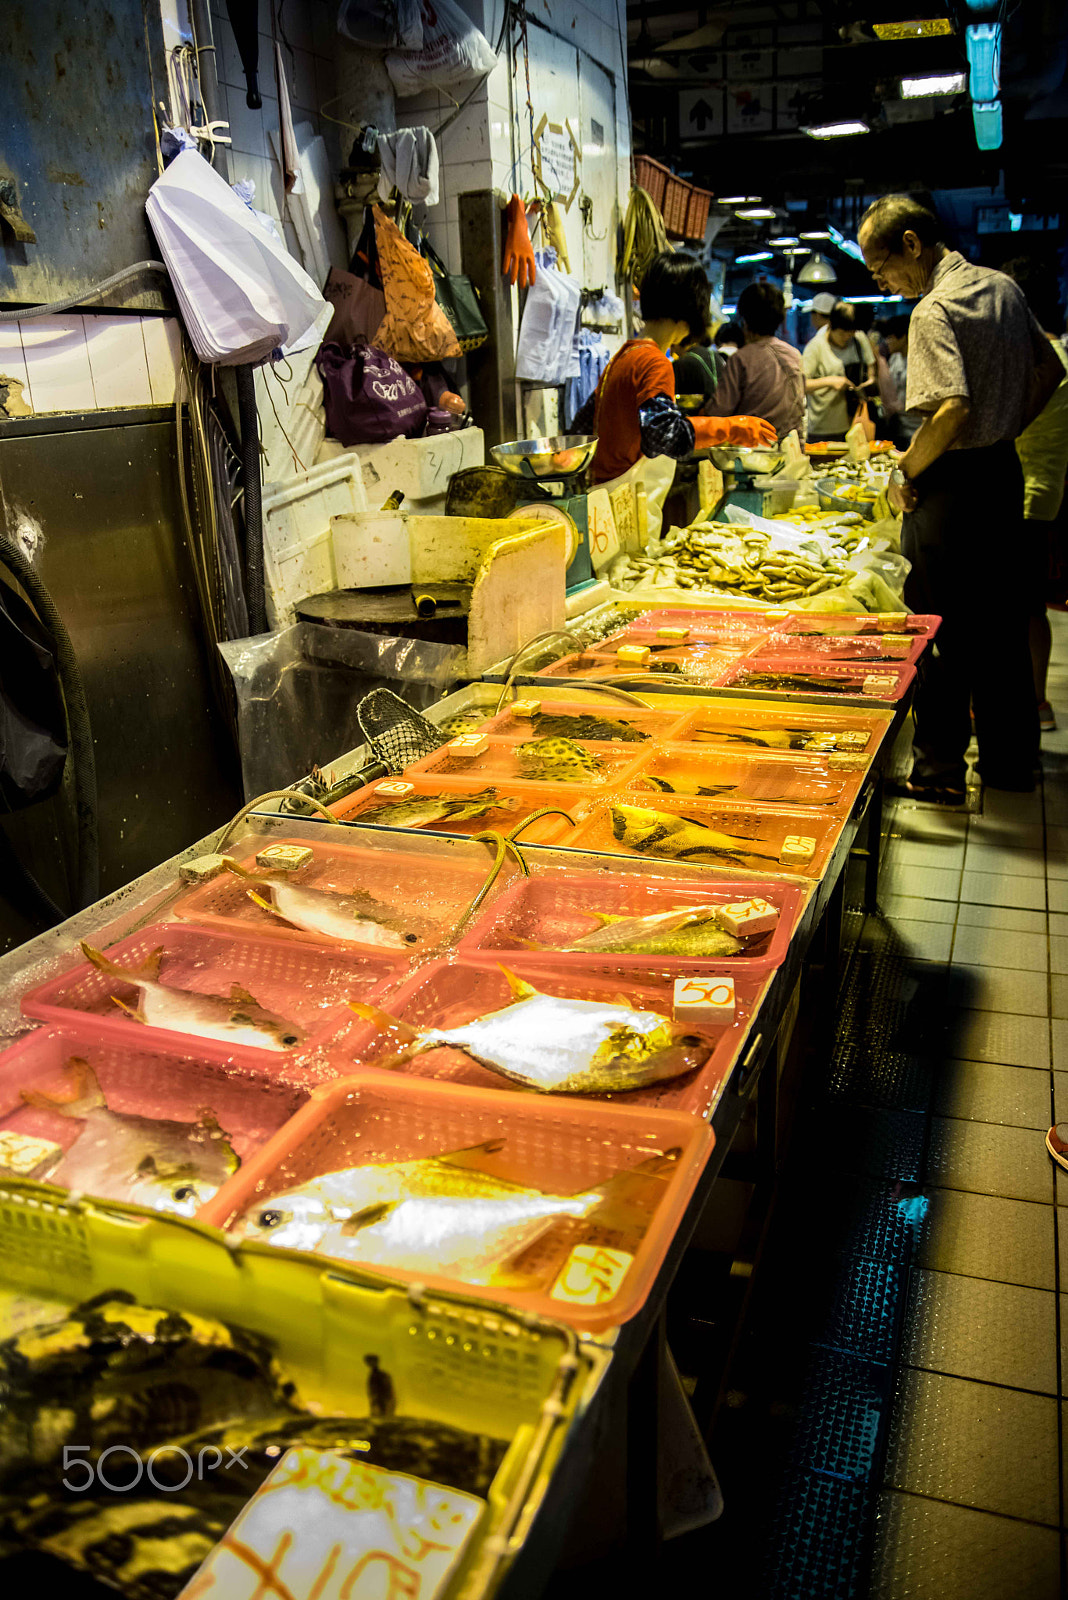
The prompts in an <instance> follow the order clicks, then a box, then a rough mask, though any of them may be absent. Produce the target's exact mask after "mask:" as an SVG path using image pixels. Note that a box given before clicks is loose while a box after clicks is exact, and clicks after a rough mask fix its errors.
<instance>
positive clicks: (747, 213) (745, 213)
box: [734, 206, 775, 222]
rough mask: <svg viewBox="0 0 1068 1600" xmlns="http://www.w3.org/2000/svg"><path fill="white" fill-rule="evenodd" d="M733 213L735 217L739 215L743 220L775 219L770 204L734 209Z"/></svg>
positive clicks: (763, 220) (766, 220) (772, 220)
mask: <svg viewBox="0 0 1068 1600" xmlns="http://www.w3.org/2000/svg"><path fill="white" fill-rule="evenodd" d="M734 215H735V216H736V217H741V218H742V220H743V222H774V221H775V213H774V211H773V210H772V209H771V207H770V206H748V207H747V208H746V209H744V210H742V211H736V212H735V213H734Z"/></svg>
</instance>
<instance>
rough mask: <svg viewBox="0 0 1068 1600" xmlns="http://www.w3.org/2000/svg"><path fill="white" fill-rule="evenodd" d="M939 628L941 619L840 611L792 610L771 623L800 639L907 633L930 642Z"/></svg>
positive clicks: (884, 612) (778, 629)
mask: <svg viewBox="0 0 1068 1600" xmlns="http://www.w3.org/2000/svg"><path fill="white" fill-rule="evenodd" d="M941 625H942V618H941V617H933V616H921V615H916V614H913V613H910V614H909V615H908V616H900V615H899V616H895V615H894V614H893V612H889V611H878V612H874V613H872V612H861V613H859V614H852V613H851V614H848V615H847V614H844V613H842V612H840V611H829V612H826V613H822V614H817V613H816V612H815V611H795V612H792V613H791V615H790V616H788V617H785V618H781V619H779V620H778V621H777V622H776V623H775V631H776V632H777V633H783V634H791V635H794V636H799V637H802V638H805V637H808V636H813V635H814V636H816V637H820V636H822V637H824V638H838V637H842V636H845V637H847V638H849V637H852V638H859V637H860V636H862V635H868V634H879V633H908V634H913V635H915V636H916V637H917V638H920V639H933V638H934V636H935V634H936V633H937V632H938V630H939V628H940V627H941Z"/></svg>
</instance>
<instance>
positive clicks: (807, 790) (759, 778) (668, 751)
mask: <svg viewBox="0 0 1068 1600" xmlns="http://www.w3.org/2000/svg"><path fill="white" fill-rule="evenodd" d="M839 759H840V760H842V759H844V761H847V762H848V763H849V769H845V770H842V769H836V766H835V764H834V763H833V762H831V763H829V762H828V761H827V760H826V759H825V758H821V757H820V756H816V755H811V756H805V755H801V756H796V757H795V756H791V755H790V754H789V753H787V754H773V753H764V752H757V753H753V754H749V753H742V752H740V751H732V752H731V753H730V754H729V755H728V754H725V753H722V752H716V751H709V750H698V749H695V748H694V746H692V745H684V744H679V745H661V746H660V747H659V749H657V750H654V751H653V752H652V754H651V755H650V756H648V757H647V759H646V761H645V764H644V765H643V766H642V768H641V770H640V771H639V772H636V773H632V774H631V776H630V778H629V780H628V782H627V784H626V787H627V788H628V789H630V790H633V791H634V792H635V793H641V794H646V795H649V796H650V797H651V796H653V795H655V794H657V793H660V794H670V793H672V792H674V793H675V794H676V795H679V796H682V797H685V796H689V795H694V796H700V795H701V791H702V790H705V791H708V792H709V793H708V794H707V795H706V796H705V797H706V798H716V799H722V800H730V801H736V800H737V801H744V802H745V803H746V804H747V805H751V804H756V803H759V804H761V805H780V806H799V807H803V808H804V809H805V810H806V811H813V812H815V813H817V814H819V815H822V816H827V815H830V814H834V813H840V812H845V813H847V814H848V812H850V811H851V810H852V809H853V802H854V801H855V800H856V798H857V795H858V794H859V793H860V788H861V785H862V784H863V782H864V775H865V772H866V771H867V768H868V766H869V765H870V760H869V758H867V757H865V756H864V755H863V754H854V753H852V752H851V753H850V754H849V755H847V756H845V757H844V758H839ZM668 784H670V786H671V788H670V789H669V788H667V787H666V786H667V785H668ZM715 791H720V792H719V793H716V792H715Z"/></svg>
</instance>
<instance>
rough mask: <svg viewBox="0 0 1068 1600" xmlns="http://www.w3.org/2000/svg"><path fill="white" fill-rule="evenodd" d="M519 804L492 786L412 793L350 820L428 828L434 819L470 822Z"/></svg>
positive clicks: (512, 796) (387, 826)
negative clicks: (455, 791)
mask: <svg viewBox="0 0 1068 1600" xmlns="http://www.w3.org/2000/svg"><path fill="white" fill-rule="evenodd" d="M519 803H520V802H519V799H518V797H517V796H514V795H505V796H501V795H498V793H497V791H496V789H482V790H480V791H479V793H478V794H470V795H459V794H426V795H413V796H412V798H411V799H410V800H395V801H388V802H387V803H385V804H384V805H380V806H368V807H367V809H366V810H365V811H360V812H358V813H357V814H356V816H355V817H354V819H353V820H354V821H356V822H371V823H378V824H379V825H380V826H382V827H384V828H429V827H430V826H431V825H432V824H433V823H435V822H450V823H453V824H455V823H458V822H472V821H474V820H475V818H477V817H486V816H489V814H490V812H492V811H514V810H515V809H516V807H517V806H518V805H519Z"/></svg>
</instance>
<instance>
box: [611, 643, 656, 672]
mask: <svg viewBox="0 0 1068 1600" xmlns="http://www.w3.org/2000/svg"><path fill="white" fill-rule="evenodd" d="M651 654H652V651H651V650H650V649H649V646H648V645H647V644H621V645H620V647H619V649H618V650H617V651H616V656H617V658H618V660H620V661H625V662H626V663H627V664H628V666H633V667H643V666H644V665H645V663H646V662H647V661H648V659H649V657H650V655H651Z"/></svg>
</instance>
